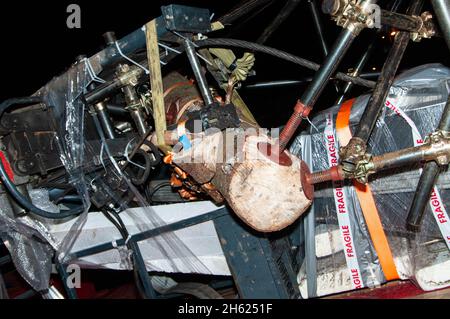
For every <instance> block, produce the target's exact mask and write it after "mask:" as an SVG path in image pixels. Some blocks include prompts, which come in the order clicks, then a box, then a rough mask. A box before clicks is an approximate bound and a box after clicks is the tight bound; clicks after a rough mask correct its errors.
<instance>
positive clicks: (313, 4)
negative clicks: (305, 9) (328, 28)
mask: <svg viewBox="0 0 450 319" xmlns="http://www.w3.org/2000/svg"><path fill="white" fill-rule="evenodd" d="M308 3H309V9H310V10H311V15H312V17H313V22H314V27H315V29H316V32H317V35H318V36H319V40H320V46H321V47H322V53H323V56H324V57H325V58H326V57H327V55H328V44H327V41H326V40H325V37H324V35H323V26H322V21H321V20H320V15H319V9H318V8H317V3H316V1H315V0H308Z"/></svg>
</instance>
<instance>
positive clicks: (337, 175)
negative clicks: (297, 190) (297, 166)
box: [307, 130, 450, 184]
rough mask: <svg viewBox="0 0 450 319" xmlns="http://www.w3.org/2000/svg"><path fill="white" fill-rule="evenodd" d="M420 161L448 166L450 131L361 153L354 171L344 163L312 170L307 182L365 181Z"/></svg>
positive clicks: (440, 131) (364, 182) (449, 161)
mask: <svg viewBox="0 0 450 319" xmlns="http://www.w3.org/2000/svg"><path fill="white" fill-rule="evenodd" d="M423 161H425V162H430V161H434V162H436V163H437V164H438V165H440V166H448V165H449V163H450V133H448V132H445V131H442V130H439V131H437V132H435V133H432V134H430V135H429V136H428V137H427V138H426V139H425V143H424V144H423V145H420V146H416V147H410V148H406V149H402V150H399V151H395V152H391V153H387V154H383V155H378V156H373V157H372V156H371V155H370V154H364V156H363V157H362V158H360V160H359V161H358V162H357V163H356V164H355V167H354V169H353V170H346V167H345V166H344V165H339V166H337V167H333V168H331V169H329V170H326V171H323V172H317V173H312V174H311V175H309V176H308V177H307V181H308V182H309V183H311V184H317V183H323V182H326V181H330V180H343V179H356V180H357V181H358V182H360V183H363V184H366V183H367V182H368V177H369V176H370V175H372V174H374V173H377V172H380V171H384V170H389V169H394V168H398V167H404V166H410V165H414V164H417V163H420V162H423Z"/></svg>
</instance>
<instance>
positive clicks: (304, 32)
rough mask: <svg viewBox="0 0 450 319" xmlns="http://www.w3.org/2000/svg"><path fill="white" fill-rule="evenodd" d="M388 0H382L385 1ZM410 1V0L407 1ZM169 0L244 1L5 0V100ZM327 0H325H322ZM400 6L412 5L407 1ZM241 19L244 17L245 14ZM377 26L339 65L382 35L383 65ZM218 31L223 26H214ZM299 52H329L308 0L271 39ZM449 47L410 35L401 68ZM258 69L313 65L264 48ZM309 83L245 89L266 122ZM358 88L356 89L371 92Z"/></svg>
mask: <svg viewBox="0 0 450 319" xmlns="http://www.w3.org/2000/svg"><path fill="white" fill-rule="evenodd" d="M385 2H386V1H379V2H378V3H379V4H380V5H381V7H383V4H385ZM407 2H408V1H404V3H407ZM70 3H76V4H79V5H80V7H81V29H68V28H67V27H66V19H67V16H68V15H69V14H68V13H66V8H67V5H68V4H70ZM169 3H178V4H185V5H191V6H197V7H205V8H209V9H210V10H211V12H213V13H215V17H216V18H217V17H219V16H221V15H222V14H224V13H226V12H228V11H229V10H230V9H231V8H233V7H234V6H235V5H237V4H238V3H240V1H236V0H226V1H225V0H222V1H207V0H203V1H200V0H195V1H180V0H173V1H149V0H148V1H142V0H140V1H137V0H128V1H123V2H113V1H104V0H101V1H100V0H96V1H92V0H91V1H86V0H71V1H34V2H28V1H25V2H23V1H13V2H10V1H8V3H7V4H6V3H5V1H4V2H2V9H1V19H0V21H1V22H0V23H1V28H0V30H1V39H2V59H1V70H2V78H3V80H2V90H1V96H0V100H4V99H6V98H10V97H16V96H25V95H30V94H32V93H33V92H34V91H36V90H37V89H39V88H40V87H41V86H42V85H44V84H45V83H46V82H48V81H49V80H50V79H51V78H52V77H53V76H55V75H58V74H59V73H61V72H63V71H64V70H65V68H67V67H68V66H70V64H71V63H73V62H74V60H75V57H76V56H78V55H80V54H85V55H88V56H90V55H92V54H94V53H96V52H97V51H98V50H100V49H101V48H102V45H103V38H102V34H103V33H104V32H106V31H115V32H116V34H117V36H118V38H120V37H122V36H124V35H126V34H127V33H129V32H132V31H133V30H135V29H137V28H139V27H141V26H142V25H144V24H145V23H146V22H148V21H149V20H150V19H152V18H154V17H156V16H158V15H160V9H159V8H160V6H161V5H164V4H169ZM284 3H285V1H284V0H283V1H282V0H275V1H274V2H273V3H272V4H270V6H269V7H267V8H266V9H265V10H264V11H262V12H256V13H255V14H254V17H252V19H250V20H248V21H246V22H245V23H243V24H241V25H239V24H236V25H234V26H232V27H231V28H230V32H232V34H230V37H232V38H237V39H245V40H250V41H255V40H256V38H257V37H258V36H259V35H260V34H261V32H262V31H263V30H264V28H265V26H266V25H267V24H269V23H270V22H271V21H272V19H273V18H274V17H275V16H276V14H277V12H278V11H279V10H280V8H281V7H282V6H283V5H284ZM319 4H320V1H319ZM425 10H431V8H430V4H429V1H425V7H424V9H423V11H425ZM400 12H405V9H404V8H402V9H401V10H400ZM321 18H322V21H323V23H324V27H325V31H326V39H327V41H328V45H329V46H330V47H331V45H332V43H333V41H334V39H335V38H336V36H337V34H338V33H339V31H340V30H341V28H340V27H338V26H336V24H335V23H334V22H333V21H331V20H330V18H329V16H325V15H323V14H322V15H321ZM244 21H245V19H241V20H240V22H244ZM374 33H375V31H374V30H364V31H363V32H362V34H361V35H360V36H359V38H358V39H357V41H356V42H355V43H354V44H353V45H352V47H351V48H350V50H349V53H348V55H347V56H346V58H345V59H344V61H343V63H342V64H341V66H340V67H339V70H340V71H343V72H346V71H347V70H348V68H351V67H352V66H353V64H354V63H355V62H356V61H357V59H358V57H359V56H360V55H361V54H362V53H363V52H364V50H365V48H367V46H368V44H369V43H370V42H371V41H378V42H379V43H378V49H377V50H376V52H375V55H374V56H372V58H371V60H370V62H369V64H368V65H367V67H366V70H365V71H371V70H372V68H376V70H377V71H379V70H380V67H381V65H382V63H383V61H384V59H385V57H386V55H387V50H388V49H389V47H390V45H391V42H392V38H391V37H389V35H386V38H385V39H384V40H382V39H381V36H378V37H377V38H376V40H375V36H374ZM210 36H211V37H216V36H217V37H218V36H223V34H218V35H216V34H214V33H213V34H211V35H210ZM266 44H267V45H269V46H273V47H276V48H279V49H282V50H285V51H288V52H290V53H293V54H296V55H298V56H301V57H304V58H307V59H310V60H312V61H314V62H317V63H321V62H322V60H323V56H322V53H321V50H320V45H319V42H318V38H317V36H316V33H315V29H314V27H313V25H312V18H311V16H310V11H309V8H308V4H307V3H306V0H304V1H303V2H302V3H300V5H299V6H298V7H297V9H296V10H295V12H294V13H293V14H292V15H291V17H290V18H289V19H288V20H287V21H286V22H285V23H284V24H282V26H281V27H280V29H278V31H277V32H276V33H275V34H273V36H272V37H271V38H270V39H269V41H268V42H267V43H266ZM449 56H450V53H449V51H448V48H447V47H446V46H445V43H444V41H443V40H442V39H438V38H433V39H431V40H428V39H425V40H422V42H420V43H414V42H411V43H410V45H409V47H408V49H407V51H406V54H405V57H404V59H403V61H402V64H401V66H400V71H401V70H405V69H407V68H410V67H414V66H417V65H420V64H425V63H434V62H440V63H443V64H446V65H447V66H450V59H449ZM255 70H256V76H254V77H252V78H250V79H249V80H248V82H247V83H256V82H260V81H268V80H285V79H288V80H296V79H302V78H304V77H307V76H310V75H311V74H312V73H311V72H310V71H308V70H306V69H304V68H301V67H299V66H297V65H293V64H289V63H287V62H284V61H281V60H278V59H276V58H272V57H269V56H265V55H263V54H257V55H256V64H255ZM305 88H306V86H305V85H296V86H290V87H285V88H278V89H266V90H262V89H252V90H250V89H242V90H241V92H242V95H243V96H244V98H245V100H246V102H247V103H248V105H249V107H250V109H251V110H252V111H253V112H254V114H255V116H256V118H257V120H258V121H259V122H260V124H261V125H262V126H265V127H274V126H279V125H282V124H283V123H284V122H285V121H286V120H287V118H288V117H289V115H290V113H291V111H292V107H293V105H294V103H295V101H296V99H297V98H298V97H299V96H300V95H301V94H302V92H303V90H304V89H305ZM364 92H365V90H364V89H356V90H354V91H353V92H352V94H353V95H357V94H361V93H364ZM335 100H336V92H335V91H334V86H333V85H328V86H327V89H326V90H325V92H324V94H323V96H322V97H321V98H320V99H319V101H318V103H317V105H316V110H320V109H324V108H327V107H330V106H332V104H333V102H334V101H335Z"/></svg>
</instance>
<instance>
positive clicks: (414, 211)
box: [406, 96, 450, 232]
mask: <svg viewBox="0 0 450 319" xmlns="http://www.w3.org/2000/svg"><path fill="white" fill-rule="evenodd" d="M438 130H442V131H446V132H448V131H450V96H449V98H448V101H447V104H446V105H445V108H444V111H443V113H442V117H441V120H440V122H439V125H438ZM440 172H441V168H440V167H439V165H438V164H437V163H435V162H428V163H426V164H425V165H424V167H423V171H422V174H421V176H420V179H419V183H418V185H417V189H416V192H415V194H414V199H413V202H412V205H411V208H410V210H409V213H408V218H407V219H406V223H407V227H408V229H410V230H412V231H416V232H418V231H420V226H421V224H422V220H423V217H424V214H425V208H426V206H427V204H428V201H429V199H430V195H431V193H432V191H433V187H434V185H435V184H436V182H437V179H438V177H439V173H440Z"/></svg>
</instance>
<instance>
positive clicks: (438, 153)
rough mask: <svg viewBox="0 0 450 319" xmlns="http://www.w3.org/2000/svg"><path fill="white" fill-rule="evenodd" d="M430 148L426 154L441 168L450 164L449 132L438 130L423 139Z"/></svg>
mask: <svg viewBox="0 0 450 319" xmlns="http://www.w3.org/2000/svg"><path fill="white" fill-rule="evenodd" d="M425 144H429V145H430V146H431V147H430V149H429V151H428V152H427V153H429V154H427V155H429V157H431V158H433V159H434V160H435V161H436V163H438V164H439V165H441V166H448V165H449V164H450V132H447V131H442V130H438V131H436V132H434V133H431V134H430V135H429V136H427V137H426V138H425Z"/></svg>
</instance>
